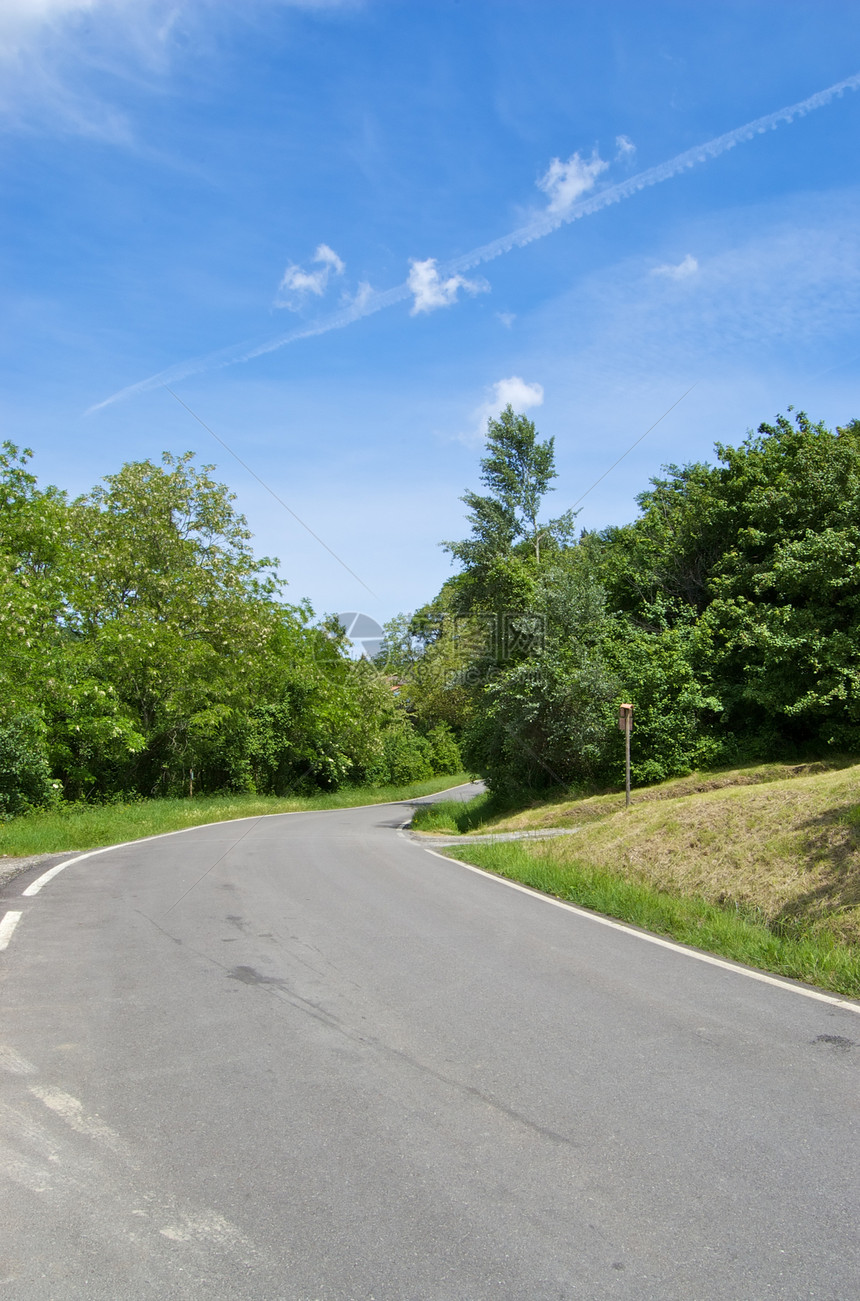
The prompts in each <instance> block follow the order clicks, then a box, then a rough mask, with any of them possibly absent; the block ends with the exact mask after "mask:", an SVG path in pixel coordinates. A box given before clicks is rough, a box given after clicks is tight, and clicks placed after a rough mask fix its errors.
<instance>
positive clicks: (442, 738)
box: [426, 723, 463, 773]
mask: <svg viewBox="0 0 860 1301" xmlns="http://www.w3.org/2000/svg"><path fill="white" fill-rule="evenodd" d="M426 741H427V744H428V745H429V746H430V762H431V763H432V765H433V772H434V773H446V772H448V773H456V772H461V771H462V768H463V759H462V756H461V754H460V747H459V745H458V744H457V742H456V740H455V738H454V733H453V732H452V731H451V729H450V727H449V726H448V724H447V723H437V724H436V726H435V727H431V728H430V731H429V732H428V733H427V736H426Z"/></svg>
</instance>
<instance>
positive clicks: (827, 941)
mask: <svg viewBox="0 0 860 1301" xmlns="http://www.w3.org/2000/svg"><path fill="white" fill-rule="evenodd" d="M413 826H415V827H417V828H419V829H421V830H424V831H436V832H449V833H451V832H453V833H457V832H461V833H466V842H465V844H464V848H463V849H462V850H461V849H460V847H459V846H458V848H457V851H456V856H457V857H460V858H465V859H466V860H467V861H468V862H471V863H475V864H476V865H478V866H481V867H487V868H488V869H489V870H491V871H494V872H499V873H500V874H501V875H504V876H511V877H513V878H514V879H516V880H518V881H522V882H524V883H525V884H527V885H532V886H534V887H535V888H536V889H538V890H543V891H545V892H547V893H549V894H553V895H556V896H558V897H559V898H563V899H568V900H570V901H572V902H577V903H580V904H582V905H583V906H584V907H588V908H594V909H596V910H597V911H599V912H605V913H606V914H608V915H609V916H612V917H618V918H620V919H621V920H624V921H629V922H632V923H633V924H635V925H637V926H642V927H644V928H645V929H648V930H653V931H656V932H658V933H659V934H664V935H671V936H673V937H674V938H675V939H677V940H680V941H681V942H682V943H688V944H694V945H695V946H697V947H698V948H703V949H707V950H709V951H710V952H712V953H718V954H720V955H722V956H724V957H729V958H733V959H734V960H736V961H738V962H744V963H748V964H750V965H752V966H758V967H761V968H763V969H764V970H767V971H774V972H777V973H779V974H782V975H787V976H793V977H795V978H796V979H799V980H805V981H808V982H811V983H812V984H817V985H821V986H823V987H824V988H828V989H835V990H837V991H838V992H840V993H843V994H851V995H853V996H860V765H858V764H857V762H856V759H844V760H840V761H837V762H834V763H830V764H826V763H811V764H794V765H787V764H759V765H755V766H750V767H746V768H738V769H731V770H726V771H723V772H713V773H692V774H691V775H690V776H688V777H682V778H678V779H675V780H673V781H668V782H663V783H661V784H660V785H658V786H653V787H650V788H648V789H644V790H638V791H635V792H634V802H633V805H632V807H631V808H630V809H625V807H624V795H623V793H621V794H619V793H618V792H611V793H608V794H602V795H590V796H584V797H583V796H581V797H578V798H577V797H574V796H571V795H569V794H568V795H565V796H561V797H557V798H554V799H551V800H546V801H543V802H538V801H533V802H532V803H531V804H530V805H529V806H528V807H527V808H520V809H518V810H512V809H510V808H508V809H501V808H499V807H498V806H497V805H494V804H493V801H492V799H491V797H489V796H483V797H481V798H480V799H479V800H473V801H471V802H470V803H468V804H465V805H460V806H455V805H453V804H452V803H451V802H450V801H443V802H441V803H440V804H439V805H437V806H435V807H434V808H433V809H431V810H419V813H418V816H417V817H416V819H415V821H414V823H413ZM551 827H567V828H571V829H576V831H577V834H576V835H575V836H571V837H564V838H560V839H555V840H552V841H546V842H534V841H532V842H529V843H525V842H523V843H519V842H515V843H513V844H498V845H489V846H486V845H481V844H475V845H474V846H470V847H467V846H468V834H469V833H470V832H480V831H499V832H502V831H519V830H541V829H544V828H551Z"/></svg>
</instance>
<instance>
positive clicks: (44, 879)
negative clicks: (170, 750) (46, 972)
mask: <svg viewBox="0 0 860 1301" xmlns="http://www.w3.org/2000/svg"><path fill="white" fill-rule="evenodd" d="M471 785H472V783H471V782H460V784H459V785H458V786H446V787H445V789H444V790H441V791H431V792H430V793H431V794H432V795H447V794H448V792H449V791H458V790H460V789H461V788H462V787H463V786H471ZM412 798H413V799H416V800H423V799H427V796H426V795H415V796H413V797H412ZM408 803H409V799H408V798H407V799H405V800H388V801H386V802H385V803H381V804H351V805H349V806H348V807H344V808H342V809H288V810H286V812H284V813H250V814H249V815H248V816H247V817H246V818H221V819H219V821H217V822H200V823H197V824H196V825H195V826H193V827H180V828H179V829H178V830H177V831H160V832H159V833H158V835H156V836H139V837H138V839H137V840H122V841H120V843H119V844H118V845H103V846H102V847H101V849H88V850H87V852H86V853H85V854H78V855H77V856H76V857H75V858H67V859H66V861H65V863H57V864H56V866H55V867H49V868H48V870H47V872H43V873H42V875H41V876H37V877H36V880H35V881H33V882H32V884H30V885H28V886H27V888H26V890H22V891H21V894H22V895H26V897H27V898H28V899H31V898H32V897H33V895H36V894H38V893H39V891H40V890H41V889H42V886H43V885H47V884H48V882H49V881H52V880H53V879H54V877H55V876H57V875H58V873H60V872H65V870H66V868H67V867H72V866H73V865H74V864H75V863H82V862H83V861H84V859H85V858H94V857H95V856H96V854H108V853H110V851H111V850H112V849H128V847H129V845H143V844H145V843H146V842H147V841H148V840H164V839H165V837H166V836H184V835H185V833H186V832H187V831H202V830H203V828H204V827H226V826H227V825H228V824H230V823H233V822H259V821H261V820H262V819H263V818H294V817H297V816H298V815H299V814H302V813H350V812H354V811H355V810H356V809H384V808H387V807H389V806H390V805H393V804H408ZM407 821H408V819H407ZM403 825H404V826H405V823H404V824H403ZM8 915H9V916H12V914H11V913H10V914H8ZM18 916H20V913H19V914H18ZM0 947H5V946H0Z"/></svg>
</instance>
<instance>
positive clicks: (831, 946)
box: [446, 841, 860, 998]
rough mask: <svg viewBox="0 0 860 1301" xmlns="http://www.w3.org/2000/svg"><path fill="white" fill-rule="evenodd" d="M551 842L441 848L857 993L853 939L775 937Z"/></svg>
mask: <svg viewBox="0 0 860 1301" xmlns="http://www.w3.org/2000/svg"><path fill="white" fill-rule="evenodd" d="M557 845H558V842H557V841H553V842H552V843H551V844H549V845H541V844H536V843H535V842H531V843H523V842H516V841H514V842H507V843H503V844H497V845H473V846H472V847H471V848H469V849H465V848H464V849H459V848H458V849H456V850H448V851H446V852H447V853H448V854H450V855H451V856H452V857H454V858H458V859H461V860H463V861H465V862H468V863H474V864H475V865H476V866H478V867H483V868H485V869H487V870H488V871H490V872H495V873H496V874H497V875H499V876H504V877H508V878H509V879H510V880H513V881H519V882H521V883H522V884H524V885H529V886H532V887H533V888H534V889H536V890H541V891H543V892H544V893H545V894H551V895H554V896H555V897H556V898H559V899H565V900H567V901H568V902H570V903H575V904H579V905H581V906H582V907H585V908H591V909H593V910H594V911H596V912H599V913H604V914H605V915H607V916H609V917H616V918H618V919H619V920H621V921H625V922H630V923H631V924H632V925H634V926H640V927H642V929H643V930H647V931H652V932H654V933H656V934H658V935H666V936H670V937H671V938H672V939H674V940H678V941H680V942H681V943H682V944H691V945H693V946H695V947H696V948H698V949H704V950H706V951H707V952H708V953H715V954H719V955H720V956H722V957H725V958H730V959H731V960H732V961H734V962H742V963H745V964H747V965H748V966H751V967H758V968H760V969H762V970H764V971H770V972H775V973H776V974H778V975H782V976H788V977H790V978H792V979H795V980H802V981H805V982H806V983H807V984H811V985H817V986H819V987H820V988H823V989H830V990H833V991H834V992H836V993H838V994H844V995H847V996H848V997H854V998H856V997H858V996H860V949H858V948H857V947H856V946H854V945H848V944H843V943H840V942H839V941H838V940H836V939H833V938H831V937H828V936H826V935H815V934H807V935H779V934H777V933H775V932H774V931H773V930H772V929H771V927H769V926H768V925H767V924H766V923H765V922H763V921H759V920H756V919H755V918H754V917H752V916H746V915H744V914H743V912H742V911H741V910H739V909H737V908H727V907H726V906H725V905H723V906H720V905H718V904H713V903H709V902H708V901H707V900H705V899H702V898H697V897H696V896H694V895H677V894H670V893H668V892H666V891H662V890H657V889H655V888H654V887H653V886H651V885H648V884H646V883H644V882H642V881H631V880H627V879H625V878H624V877H623V876H620V875H619V874H617V873H615V872H609V871H607V870H605V869H603V868H599V867H594V866H593V865H592V864H589V863H585V862H580V861H579V860H578V859H576V858H573V859H569V860H568V861H566V862H559V861H558V856H557Z"/></svg>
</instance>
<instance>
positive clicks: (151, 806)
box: [0, 773, 470, 857]
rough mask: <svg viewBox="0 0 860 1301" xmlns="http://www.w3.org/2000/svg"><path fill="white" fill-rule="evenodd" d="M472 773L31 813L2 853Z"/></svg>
mask: <svg viewBox="0 0 860 1301" xmlns="http://www.w3.org/2000/svg"><path fill="white" fill-rule="evenodd" d="M469 780H470V778H469V776H468V774H467V773H455V774H454V775H453V776H443V777H433V778H431V779H430V780H429V781H424V782H413V783H412V785H410V786H356V787H349V788H346V789H343V790H339V791H333V792H330V793H321V794H319V795H311V796H307V797H305V796H286V797H283V798H279V797H277V796H273V795H272V796H270V795H203V796H198V797H195V798H194V799H166V800H138V801H135V802H133V803H129V804H74V805H66V806H65V807H63V806H61V807H60V808H58V809H50V810H45V811H44V812H39V813H29V814H27V815H26V816H24V817H20V818H12V819H10V821H8V822H6V823H3V824H0V854H3V855H10V856H14V857H23V856H29V855H32V854H47V853H51V852H54V851H64V850H68V849H98V848H101V847H102V846H103V845H116V844H119V843H120V842H122V841H125V840H138V839H141V838H142V837H144V836H157V835H159V834H161V833H163V832H165V831H181V830H183V829H184V828H185V827H196V826H202V825H203V824H205V823H207V822H225V821H228V820H231V819H233V818H248V817H259V816H260V815H263V814H267V813H296V812H304V811H308V810H313V809H348V808H355V807H356V806H357V805H360V804H389V803H395V802H397V801H399V800H407V799H414V798H417V797H420V796H422V795H432V794H435V793H436V791H441V790H448V789H450V788H451V787H452V786H456V785H459V784H461V783H462V782H466V781H469Z"/></svg>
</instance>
